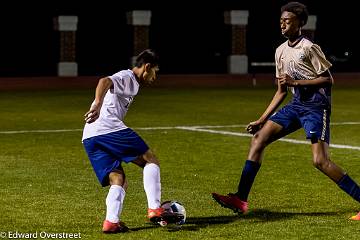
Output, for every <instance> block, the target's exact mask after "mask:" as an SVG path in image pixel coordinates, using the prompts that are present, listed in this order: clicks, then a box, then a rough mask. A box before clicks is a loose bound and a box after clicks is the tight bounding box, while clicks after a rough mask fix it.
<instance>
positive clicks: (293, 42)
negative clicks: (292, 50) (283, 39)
mask: <svg viewBox="0 0 360 240" xmlns="http://www.w3.org/2000/svg"><path fill="white" fill-rule="evenodd" d="M303 37H304V36H303V35H302V34H301V33H299V34H298V35H295V36H292V37H289V38H288V44H289V46H290V47H294V46H295V45H296V44H298V42H300V40H301V39H302V38H303Z"/></svg>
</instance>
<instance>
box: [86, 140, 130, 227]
mask: <svg viewBox="0 0 360 240" xmlns="http://www.w3.org/2000/svg"><path fill="white" fill-rule="evenodd" d="M102 140H103V137H102V136H97V137H93V138H90V139H85V140H84V142H83V144H84V147H85V150H86V152H87V155H88V157H89V160H90V162H91V165H92V167H93V169H94V172H95V173H96V176H97V178H98V180H99V182H100V184H101V185H102V186H103V187H106V186H108V185H111V186H110V188H109V192H108V195H107V198H106V217H105V220H104V222H103V231H104V232H105V233H117V232H126V231H127V230H128V228H127V227H126V226H125V225H124V224H123V223H122V222H121V221H120V213H121V210H122V203H123V199H124V197H125V190H124V187H126V184H125V183H126V182H125V175H124V173H123V170H122V168H121V165H120V162H119V161H118V160H116V159H114V156H113V155H112V154H110V153H109V149H110V148H105V147H104V146H103V147H99V146H100V145H101V144H102V143H103V141H102Z"/></svg>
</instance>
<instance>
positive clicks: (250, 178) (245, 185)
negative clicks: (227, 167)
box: [236, 160, 261, 202]
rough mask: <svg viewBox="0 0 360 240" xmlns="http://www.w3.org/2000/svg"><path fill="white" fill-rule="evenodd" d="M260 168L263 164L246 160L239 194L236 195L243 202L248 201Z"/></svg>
mask: <svg viewBox="0 0 360 240" xmlns="http://www.w3.org/2000/svg"><path fill="white" fill-rule="evenodd" d="M260 166H261V164H260V163H258V162H254V161H250V160H246V162H245V166H244V168H243V171H242V173H241V178H240V182H239V186H238V192H237V193H236V195H237V196H239V198H240V199H241V200H242V201H245V202H246V201H247V199H248V196H249V193H250V189H251V186H252V184H253V183H254V180H255V177H256V174H257V172H258V171H259V169H260Z"/></svg>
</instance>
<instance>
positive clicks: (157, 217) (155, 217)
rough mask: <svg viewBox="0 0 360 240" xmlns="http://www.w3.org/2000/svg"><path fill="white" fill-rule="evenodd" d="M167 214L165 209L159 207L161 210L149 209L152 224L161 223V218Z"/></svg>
mask: <svg viewBox="0 0 360 240" xmlns="http://www.w3.org/2000/svg"><path fill="white" fill-rule="evenodd" d="M164 212H165V209H163V208H161V207H159V208H155V209H152V208H148V215H147V217H148V219H149V220H150V222H153V223H157V222H159V221H161V216H162V214H163V213H164Z"/></svg>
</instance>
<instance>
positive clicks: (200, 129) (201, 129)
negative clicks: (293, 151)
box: [0, 122, 360, 150]
mask: <svg viewBox="0 0 360 240" xmlns="http://www.w3.org/2000/svg"><path fill="white" fill-rule="evenodd" d="M359 124H360V122H335V123H332V124H331V125H359ZM245 126H246V125H243V124H239V125H223V126H220V125H215V126H213V125H208V126H207V125H203V126H175V127H143V128H134V129H136V130H173V129H179V130H187V131H195V132H207V133H214V134H222V135H229V136H239V137H252V135H251V134H248V133H239V132H229V131H218V130H211V129H206V128H233V127H234V128H236V127H245ZM82 130H83V129H53V130H51V129H49V130H20V131H0V134H22V133H61V132H80V131H82ZM278 141H282V142H288V143H294V144H307V145H310V142H308V141H304V140H296V139H290V138H281V139H279V140H278ZM330 147H332V148H340V149H352V150H360V147H358V146H350V145H342V144H330Z"/></svg>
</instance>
